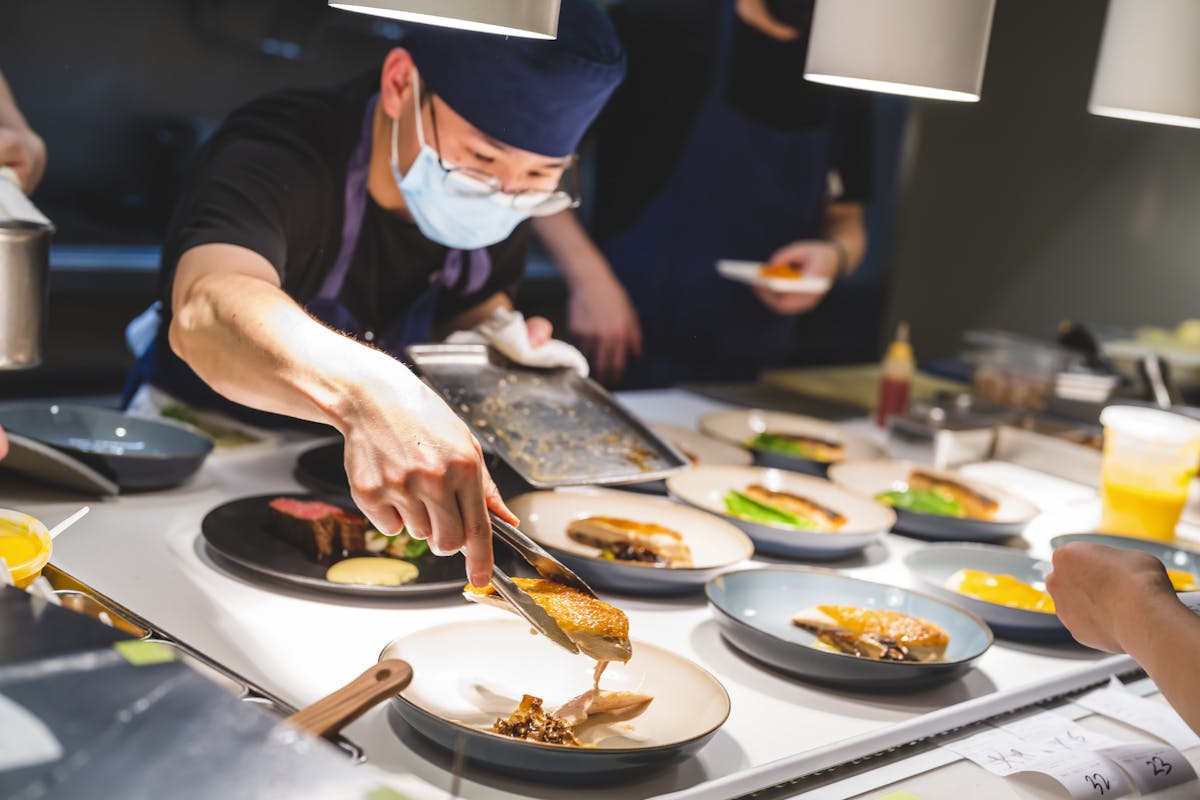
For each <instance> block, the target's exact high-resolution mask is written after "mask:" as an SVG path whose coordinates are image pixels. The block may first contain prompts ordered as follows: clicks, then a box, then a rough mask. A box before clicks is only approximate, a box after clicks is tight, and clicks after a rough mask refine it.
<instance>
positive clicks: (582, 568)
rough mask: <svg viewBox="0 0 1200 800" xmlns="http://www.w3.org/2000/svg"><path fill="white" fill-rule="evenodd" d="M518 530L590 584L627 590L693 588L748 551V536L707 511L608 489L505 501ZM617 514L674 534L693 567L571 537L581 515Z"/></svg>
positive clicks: (750, 552) (533, 494)
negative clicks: (609, 553)
mask: <svg viewBox="0 0 1200 800" xmlns="http://www.w3.org/2000/svg"><path fill="white" fill-rule="evenodd" d="M508 505H509V508H511V509H512V510H513V513H514V514H516V515H517V516H518V517H520V518H521V530H523V531H524V532H525V533H527V534H529V536H530V537H531V538H532V539H533V540H534V541H536V542H537V543H538V544H540V545H542V546H543V547H546V548H548V549H549V550H551V551H552V552H553V553H554V555H555V556H557V557H558V558H560V559H561V560H562V561H563V563H565V564H566V565H567V566H568V567H570V568H571V569H572V570H573V571H574V572H575V573H576V574H578V575H579V577H581V578H583V579H584V580H585V581H586V582H587V583H588V584H590V585H592V586H599V587H602V588H606V589H613V590H616V591H619V592H629V593H631V594H674V593H682V592H687V591H699V590H700V589H701V588H703V587H704V584H705V582H706V581H708V580H709V579H710V578H712V577H713V576H715V575H716V574H717V573H719V572H721V571H722V570H725V569H728V568H730V567H732V566H735V565H737V564H739V563H741V562H743V561H745V560H746V559H748V558H750V557H751V556H753V555H754V545H753V543H751V541H750V538H749V537H748V536H746V534H744V533H742V531H741V530H740V529H738V528H737V527H736V526H734V525H732V524H730V523H728V522H725V521H724V520H720V519H717V518H716V517H714V516H713V515H711V514H706V513H704V512H703V511H698V510H696V509H694V508H691V507H689V506H684V505H680V504H679V503H673V502H671V501H670V500H666V499H663V498H658V497H644V496H641V495H635V494H631V493H629V492H621V491H615V490H611V489H586V488H582V489H559V490H558V491H553V492H530V493H529V494H523V495H521V496H520V497H516V498H514V499H513V500H511V501H510V502H509V504H508ZM595 516H602V517H621V518H624V519H630V520H634V521H635V522H652V523H655V524H658V525H665V526H666V527H668V528H670V529H671V530H674V531H677V532H679V533H680V534H681V535H682V536H683V541H684V543H685V544H687V546H688V547H689V548H691V551H692V560H693V562H694V564H695V566H693V567H684V568H678V567H655V566H651V565H648V564H636V563H632V562H628V561H614V560H609V559H604V558H601V557H600V550H599V549H597V548H595V547H589V546H588V545H585V544H580V543H579V542H575V541H572V540H571V539H570V538H569V537H568V536H567V525H568V524H569V523H570V522H571V521H573V520H576V519H582V518H583V517H595Z"/></svg>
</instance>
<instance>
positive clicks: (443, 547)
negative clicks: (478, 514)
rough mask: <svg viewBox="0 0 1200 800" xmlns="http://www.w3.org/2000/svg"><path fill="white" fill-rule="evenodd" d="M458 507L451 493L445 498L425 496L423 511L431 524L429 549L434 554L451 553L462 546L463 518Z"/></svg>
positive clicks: (463, 540)
mask: <svg viewBox="0 0 1200 800" xmlns="http://www.w3.org/2000/svg"><path fill="white" fill-rule="evenodd" d="M458 507H459V502H458V500H457V499H456V498H455V495H453V494H451V495H449V496H448V497H445V498H442V497H438V498H436V499H435V498H432V497H427V498H425V511H426V512H428V514H429V521H430V523H431V524H432V525H433V528H432V535H431V536H430V537H429V549H430V550H432V551H433V554H434V555H435V556H449V555H453V554H454V553H457V552H458V551H459V550H462V548H463V544H464V543H465V537H464V536H463V518H462V515H461V514H460V513H459V510H458Z"/></svg>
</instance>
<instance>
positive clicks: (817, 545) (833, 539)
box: [667, 467, 896, 559]
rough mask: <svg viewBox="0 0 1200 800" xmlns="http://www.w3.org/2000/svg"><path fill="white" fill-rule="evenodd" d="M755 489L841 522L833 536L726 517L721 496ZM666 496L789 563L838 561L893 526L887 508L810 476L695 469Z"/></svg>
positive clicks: (670, 485) (672, 483)
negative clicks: (804, 503)
mask: <svg viewBox="0 0 1200 800" xmlns="http://www.w3.org/2000/svg"><path fill="white" fill-rule="evenodd" d="M751 484H760V485H762V486H765V487H766V488H767V489H770V490H772V491H779V492H787V493H789V494H794V495H798V496H800V497H803V498H805V499H808V500H811V501H813V502H815V503H817V504H819V505H821V506H824V507H826V508H828V509H830V510H832V511H836V512H838V513H839V514H841V515H842V516H844V517H845V518H846V522H845V524H844V525H842V527H841V528H839V529H838V530H837V531H834V532H829V533H826V532H818V531H810V530H801V529H798V528H793V527H790V526H787V525H782V524H771V523H766V522H755V521H752V520H748V519H743V518H741V517H737V516H734V515H733V514H730V513H729V512H728V511H727V510H726V508H725V494H726V493H727V492H728V491H729V490H731V489H734V490H737V491H745V489H746V487H747V486H749V485H751ZM667 491H668V492H670V493H671V496H672V497H675V498H677V499H679V500H682V501H683V502H685V503H687V504H688V505H691V506H695V507H696V508H699V509H702V510H704V511H708V512H710V513H712V514H717V515H719V516H721V517H723V518H724V519H727V520H729V521H730V522H732V523H733V524H734V525H737V526H738V527H739V528H741V529H742V530H743V531H745V532H746V533H747V534H748V535H749V536H750V539H751V540H753V542H754V548H755V550H757V551H758V552H760V553H769V554H772V555H779V556H789V557H793V558H827V559H828V558H842V557H844V556H849V555H853V554H855V553H859V552H861V551H863V550H864V549H866V548H867V547H868V546H870V545H871V544H872V543H873V542H876V541H878V540H879V539H880V538H881V537H882V536H883V534H884V533H886V532H887V531H888V530H890V529H891V527H892V525H894V524H895V522H896V515H895V513H893V512H892V510H891V509H890V508H887V507H886V506H883V505H881V504H879V503H876V502H875V501H874V500H869V499H867V498H865V497H862V496H860V495H856V494H854V493H852V492H848V491H846V490H845V489H841V488H838V487H837V486H834V485H833V484H832V483H830V482H829V481H826V480H821V479H820V478H814V477H812V476H811V475H800V474H798V473H795V472H787V471H785V470H781V469H764V468H762V467H695V468H693V469H690V470H686V471H685V472H681V473H679V474H678V475H672V476H671V477H670V478H668V479H667Z"/></svg>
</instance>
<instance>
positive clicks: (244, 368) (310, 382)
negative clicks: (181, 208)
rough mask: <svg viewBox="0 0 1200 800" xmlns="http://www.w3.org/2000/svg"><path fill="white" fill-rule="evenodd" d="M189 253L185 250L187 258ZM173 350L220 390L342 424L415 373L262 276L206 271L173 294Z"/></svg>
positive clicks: (263, 406) (264, 406)
mask: <svg viewBox="0 0 1200 800" xmlns="http://www.w3.org/2000/svg"><path fill="white" fill-rule="evenodd" d="M186 258H187V255H186V254H185V259H186ZM174 310H175V314H174V319H173V320H172V323H171V329H170V332H169V334H170V342H171V347H172V349H174V350H175V352H176V353H177V354H178V355H179V356H180V357H181V358H182V359H183V360H184V361H186V362H187V363H188V365H189V366H191V367H192V369H194V370H195V371H196V373H197V374H198V375H199V376H200V377H201V378H202V379H203V380H204V381H205V382H206V383H208V384H209V385H210V386H212V387H213V389H215V390H216V391H217V392H219V393H220V394H221V395H223V396H225V397H227V398H229V399H230V400H233V401H234V402H237V403H241V404H243V405H247V406H250V407H252V408H257V409H260V410H262V411H269V412H272V413H276V414H286V415H288V416H291V417H296V418H300V419H307V420H312V421H315V422H324V423H327V424H330V425H333V426H334V427H336V428H338V429H339V430H343V431H344V430H345V428H346V426H347V424H348V422H349V421H350V418H351V417H352V416H353V415H354V414H355V413H356V412H358V411H360V410H361V409H362V408H364V407H365V406H368V405H370V403H371V402H372V401H373V399H374V397H375V396H377V395H379V394H381V393H387V394H391V393H392V392H393V391H395V390H397V389H401V390H402V387H403V385H404V384H405V383H406V382H409V381H411V382H413V383H415V382H416V378H415V377H414V376H413V375H412V373H411V372H409V371H408V370H407V369H406V368H405V367H404V366H403V365H402V364H400V363H399V362H398V361H395V360H394V359H392V358H390V357H389V356H387V355H386V354H384V353H381V352H379V351H377V350H373V349H372V348H369V347H366V346H365V345H362V344H359V343H357V342H355V341H353V340H351V339H349V338H347V337H345V336H342V335H341V334H339V333H336V332H335V331H333V330H330V329H329V328H327V327H325V326H324V325H322V324H321V323H319V322H317V321H316V320H315V319H313V318H312V317H310V316H309V315H308V314H307V313H305V312H304V310H303V309H301V308H300V307H299V306H298V305H297V304H296V303H295V302H294V301H293V300H292V299H291V298H289V297H288V296H287V295H286V294H285V293H284V292H283V290H282V289H281V288H279V287H278V286H274V285H272V284H271V283H269V282H267V281H265V280H263V279H262V278H260V277H257V276H253V275H246V274H239V273H236V272H232V273H231V272H207V273H205V274H201V275H199V276H197V277H195V278H194V279H193V280H190V281H188V283H187V286H186V288H185V289H184V290H183V291H181V292H177V293H176V296H175V302H174Z"/></svg>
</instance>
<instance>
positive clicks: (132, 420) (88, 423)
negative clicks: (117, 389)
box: [0, 403, 213, 490]
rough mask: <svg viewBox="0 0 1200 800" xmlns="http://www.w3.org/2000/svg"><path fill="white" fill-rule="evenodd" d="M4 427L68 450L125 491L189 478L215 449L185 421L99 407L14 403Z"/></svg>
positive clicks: (2, 414)
mask: <svg viewBox="0 0 1200 800" xmlns="http://www.w3.org/2000/svg"><path fill="white" fill-rule="evenodd" d="M0 427H3V428H5V429H6V430H9V431H11V432H13V433H16V434H19V435H21V436H25V437H26V438H29V439H33V440H34V441H36V442H41V443H42V444H46V445H49V446H50V447H53V448H54V449H56V450H58V451H60V452H63V453H66V454H67V455H69V456H71V457H72V458H75V459H77V460H78V461H80V462H82V463H83V464H84V465H86V466H88V467H91V468H92V469H94V470H95V471H96V472H98V473H100V474H101V475H103V476H104V477H105V478H108V479H109V480H111V481H113V482H114V483H116V484H117V486H119V487H120V488H121V489H122V490H128V489H134V490H139V489H141V490H146V489H166V488H168V487H171V486H176V485H178V484H180V483H183V482H184V481H185V480H187V479H188V478H190V477H191V476H192V475H193V474H194V473H195V472H196V470H198V469H200V465H201V464H203V463H204V459H205V458H207V457H208V454H209V453H210V452H211V451H212V449H213V443H212V441H211V440H209V439H208V438H206V437H204V436H201V435H199V434H197V433H193V432H192V431H190V430H188V429H187V428H184V427H183V426H181V425H174V424H170V423H166V422H156V421H154V420H149V419H142V418H141V417H130V416H126V415H125V414H121V413H119V412H117V411H112V410H109V409H106V408H97V407H94V406H75V405H65V404H60V403H53V404H48V403H40V404H36V405H24V406H12V407H9V408H5V409H2V410H0Z"/></svg>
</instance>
